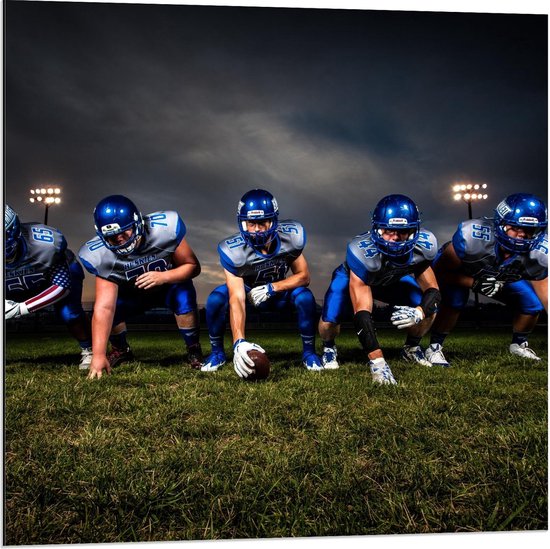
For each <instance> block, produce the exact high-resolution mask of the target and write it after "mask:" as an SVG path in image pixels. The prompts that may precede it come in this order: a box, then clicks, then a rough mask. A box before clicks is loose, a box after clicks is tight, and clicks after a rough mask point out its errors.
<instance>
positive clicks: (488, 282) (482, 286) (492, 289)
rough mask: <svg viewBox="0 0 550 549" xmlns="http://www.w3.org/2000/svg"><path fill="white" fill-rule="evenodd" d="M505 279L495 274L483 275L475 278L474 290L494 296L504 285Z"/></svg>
mask: <svg viewBox="0 0 550 549" xmlns="http://www.w3.org/2000/svg"><path fill="white" fill-rule="evenodd" d="M504 284H505V282H504V281H503V280H497V279H496V278H495V277H494V276H489V277H482V278H478V279H477V280H474V283H473V285H472V290H473V291H474V292H479V293H480V294H483V295H485V296H487V297H493V296H494V295H495V294H497V293H498V292H499V291H500V290H501V288H502V287H503V286H504Z"/></svg>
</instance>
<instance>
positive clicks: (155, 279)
mask: <svg viewBox="0 0 550 549" xmlns="http://www.w3.org/2000/svg"><path fill="white" fill-rule="evenodd" d="M164 276H165V273H164V272H163V271H148V272H146V273H143V274H141V275H139V276H138V277H137V278H136V286H137V287H138V288H140V289H142V290H150V289H151V288H154V287H155V286H162V285H163V284H164Z"/></svg>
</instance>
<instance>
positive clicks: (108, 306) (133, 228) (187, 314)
mask: <svg viewBox="0 0 550 549" xmlns="http://www.w3.org/2000/svg"><path fill="white" fill-rule="evenodd" d="M94 221H95V228H96V232H97V236H96V237H95V238H94V239H92V240H90V241H88V242H86V244H84V246H82V247H81V248H80V252H79V256H80V259H81V261H82V263H83V265H84V266H85V267H86V269H87V270H88V271H89V272H90V273H92V274H93V275H95V277H96V299H95V304H94V312H93V316H92V341H93V350H94V355H93V359H92V363H91V365H90V373H89V377H90V378H94V377H98V378H99V377H101V375H102V373H103V370H106V371H107V373H110V371H111V367H113V366H115V365H116V364H119V363H120V362H122V361H127V360H131V359H132V358H133V355H132V352H131V350H130V347H129V345H128V342H127V340H126V325H125V320H126V318H127V317H128V316H129V315H133V314H137V313H141V312H143V311H146V310H148V309H151V308H153V307H168V308H169V309H171V310H172V312H173V313H174V315H175V317H176V322H177V325H178V329H179V331H180V334H181V336H182V337H183V340H184V342H185V344H186V346H187V353H188V361H189V363H190V365H191V367H193V368H195V369H198V368H200V367H201V365H202V352H201V348H200V343H199V324H198V315H197V300H196V293H195V288H194V286H193V282H192V278H194V277H196V276H197V275H198V274H199V273H200V270H201V268H200V264H199V261H198V259H197V257H196V256H195V254H194V252H193V250H192V249H191V247H190V246H189V244H188V243H187V241H186V240H185V232H186V227H185V224H184V223H183V221H182V220H181V218H180V217H179V215H178V214H177V213H176V212H174V211H168V210H167V211H159V212H155V213H151V214H149V215H146V216H144V217H143V216H142V215H141V213H140V211H139V210H138V209H137V207H136V206H135V204H134V203H133V202H132V201H131V200H129V199H128V198H126V197H125V196H121V195H113V196H108V197H106V198H104V199H103V200H101V201H100V202H99V203H98V205H97V206H96V208H95V210H94ZM108 341H110V343H111V352H110V353H109V355H107V343H108Z"/></svg>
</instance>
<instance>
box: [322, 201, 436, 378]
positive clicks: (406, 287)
mask: <svg viewBox="0 0 550 549" xmlns="http://www.w3.org/2000/svg"><path fill="white" fill-rule="evenodd" d="M436 252H437V241H436V238H435V236H434V235H433V234H432V233H431V232H430V231H428V230H426V229H424V228H421V227H420V215H419V212H418V208H417V206H416V204H415V203H414V202H413V201H412V200H411V199H410V198H408V197H406V196H404V195H400V194H392V195H388V196H386V197H384V198H383V199H382V200H380V202H378V204H377V205H376V207H375V209H374V212H373V215H372V230H371V231H367V232H366V233H363V234H360V235H358V236H356V237H355V238H354V239H353V240H352V241H351V242H350V243H349V244H348V248H347V255H346V261H345V262H344V263H343V264H342V265H340V266H339V267H337V268H336V270H335V271H334V273H333V275H332V281H331V283H330V286H329V288H328V290H327V293H326V295H325V302H324V306H323V312H322V315H321V319H320V321H319V333H320V335H321V339H322V341H323V356H322V361H323V365H324V367H325V368H327V369H331V368H332V369H334V368H338V366H339V365H338V360H337V350H336V345H335V338H336V336H337V335H338V333H339V330H340V322H341V321H342V319H343V317H344V316H347V315H348V314H350V313H352V312H353V321H354V325H355V329H356V331H357V335H358V337H359V341H360V343H361V346H362V347H363V349H364V351H365V352H366V353H367V357H368V359H369V366H370V370H371V374H372V378H373V381H374V382H376V383H380V384H396V381H395V378H394V377H393V374H392V372H391V369H390V366H389V365H388V363H387V362H386V360H385V359H384V355H383V353H382V350H381V349H380V345H379V343H378V340H377V337H376V330H375V327H374V323H373V320H372V310H373V300H374V299H377V300H379V301H382V302H385V303H389V304H390V305H395V307H394V312H393V314H392V316H391V320H392V323H393V324H394V325H395V326H397V328H398V329H406V330H407V339H406V341H405V345H404V347H403V351H402V356H403V358H405V359H406V360H409V361H412V362H417V363H420V364H423V365H425V366H431V364H430V363H429V362H428V361H427V360H426V358H425V356H424V353H423V351H422V348H421V347H420V341H421V339H422V336H424V335H425V334H426V333H427V331H428V330H429V329H430V326H431V324H432V322H433V319H434V316H435V313H436V311H437V307H438V304H439V301H440V294H439V289H438V286H437V282H436V279H435V275H434V273H433V271H432V268H431V266H430V265H431V262H432V260H433V258H434V257H435V254H436Z"/></svg>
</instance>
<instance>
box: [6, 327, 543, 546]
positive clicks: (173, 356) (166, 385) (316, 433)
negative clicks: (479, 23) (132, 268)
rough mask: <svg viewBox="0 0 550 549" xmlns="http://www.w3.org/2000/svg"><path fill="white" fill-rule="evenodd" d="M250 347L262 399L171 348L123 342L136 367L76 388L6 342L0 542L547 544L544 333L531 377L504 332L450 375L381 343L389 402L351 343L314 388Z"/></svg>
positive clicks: (455, 358)
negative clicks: (498, 534)
mask: <svg viewBox="0 0 550 549" xmlns="http://www.w3.org/2000/svg"><path fill="white" fill-rule="evenodd" d="M249 337H250V339H251V340H253V341H256V342H257V343H259V344H261V345H262V346H264V347H265V348H266V350H267V351H268V354H269V356H270V358H271V360H272V367H273V368H272V375H271V376H270V378H269V379H268V380H267V381H266V382H261V383H245V382H242V381H240V380H239V379H238V378H237V376H236V374H235V373H234V371H233V368H232V365H231V364H228V365H226V366H225V368H224V369H223V370H222V371H220V372H216V373H213V374H212V373H211V374H207V373H201V372H196V371H191V370H190V369H188V368H186V367H183V366H182V361H181V353H182V347H181V342H180V340H179V338H178V336H177V334H174V333H153V334H145V333H134V334H132V335H131V338H130V340H131V342H132V345H133V349H134V353H135V354H136V357H138V358H139V361H137V362H134V363H131V364H127V365H123V366H121V367H119V368H117V370H116V372H115V373H114V374H113V375H112V376H110V377H108V378H103V379H101V380H100V381H94V382H89V381H87V380H86V379H85V376H84V375H83V374H82V373H81V372H79V371H78V369H77V368H76V367H75V366H69V364H70V363H71V362H73V363H74V362H75V361H76V360H77V358H78V357H77V356H76V352H75V353H73V350H74V351H76V349H75V345H74V344H73V342H72V341H71V340H70V339H69V338H68V337H65V336H64V335H63V336H57V337H54V336H48V337H32V336H30V335H26V336H23V335H11V334H8V336H7V341H6V349H5V355H6V370H5V481H6V484H5V540H4V542H5V543H6V544H10V545H12V544H36V543H42V544H45V543H47V544H53V543H68V542H86V543H91V542H122V541H159V540H190V539H220V538H225V539H227V538H257V537H260V538H261V537H279V536H283V537H291V536H323V535H331V536H335V535H366V534H389V533H409V534H410V533H425V532H472V531H488V530H490V531H510V530H537V529H538V530H541V529H547V528H548V514H547V510H548V509H547V505H548V493H547V486H548V469H547V452H548V438H547V420H548V418H547V381H548V378H547V365H548V357H547V337H546V333H545V331H544V329H543V328H541V329H540V330H539V332H537V333H536V334H534V335H533V336H532V338H531V346H532V347H534V348H535V349H536V350H537V351H539V354H540V355H541V356H543V361H542V362H540V363H537V364H533V363H526V362H524V361H522V360H521V359H517V360H516V359H514V358H513V357H511V355H509V354H508V352H507V347H508V343H509V337H510V336H509V331H508V330H505V331H482V332H477V333H472V332H466V331H460V330H459V331H457V332H456V333H455V334H453V336H451V337H450V338H449V340H448V344H447V346H446V352H447V357H448V358H450V359H451V360H452V362H453V367H452V368H450V369H439V368H437V369H436V368H432V369H429V368H424V367H421V366H413V365H410V364H408V363H406V362H404V361H402V360H400V359H399V358H398V350H399V347H400V345H401V343H402V339H401V337H402V336H401V334H399V333H397V331H395V330H392V331H390V330H388V331H385V330H380V331H379V339H380V341H381V343H382V345H383V347H384V348H386V349H387V352H386V357H387V359H388V361H389V362H390V364H391V365H392V370H393V373H394V375H395V377H396V379H397V380H398V382H399V385H398V386H397V387H393V386H374V385H373V384H372V383H371V378H370V374H369V373H368V371H367V369H366V367H365V366H364V363H363V358H362V354H361V352H360V351H359V350H358V346H357V344H356V338H355V335H354V334H353V333H346V334H343V335H342V337H341V338H340V339H339V349H340V359H341V363H342V367H341V368H340V370H336V371H325V372H320V373H311V372H307V371H306V370H305V369H303V368H300V367H299V358H300V343H299V338H298V337H297V336H296V335H295V334H294V333H290V332H289V333H287V332H285V333H283V334H280V333H275V332H270V333H250V334H249ZM227 339H229V338H227ZM206 347H207V346H206Z"/></svg>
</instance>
